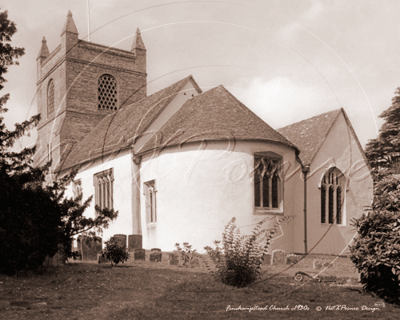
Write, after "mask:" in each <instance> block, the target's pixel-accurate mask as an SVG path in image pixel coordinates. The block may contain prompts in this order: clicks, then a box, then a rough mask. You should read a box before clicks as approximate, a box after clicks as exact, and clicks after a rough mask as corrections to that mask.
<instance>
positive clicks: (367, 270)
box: [350, 211, 400, 304]
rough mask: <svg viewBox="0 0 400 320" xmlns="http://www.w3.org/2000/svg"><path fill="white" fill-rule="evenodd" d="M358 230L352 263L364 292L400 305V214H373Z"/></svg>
mask: <svg viewBox="0 0 400 320" xmlns="http://www.w3.org/2000/svg"><path fill="white" fill-rule="evenodd" d="M355 226H356V227H357V230H358V234H357V236H356V238H355V240H354V243H353V244H352V245H351V246H350V251H351V260H352V261H353V263H354V264H355V266H356V268H357V269H358V271H359V272H360V276H361V283H362V284H363V285H364V289H365V290H369V291H372V292H375V293H376V294H377V295H378V296H380V297H381V298H385V299H386V300H388V301H391V302H396V303H398V304H400V300H399V298H400V213H399V212H394V211H370V212H368V213H367V214H363V215H362V217H361V218H360V219H358V220H357V221H356V222H355Z"/></svg>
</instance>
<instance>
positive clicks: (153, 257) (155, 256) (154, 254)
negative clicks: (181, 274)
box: [150, 249, 162, 262]
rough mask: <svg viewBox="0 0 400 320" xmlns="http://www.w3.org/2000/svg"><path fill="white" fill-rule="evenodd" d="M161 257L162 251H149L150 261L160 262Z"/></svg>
mask: <svg viewBox="0 0 400 320" xmlns="http://www.w3.org/2000/svg"><path fill="white" fill-rule="evenodd" d="M152 250H153V249H152ZM161 259H162V253H161V252H158V251H153V252H151V253H150V261H151V262H161Z"/></svg>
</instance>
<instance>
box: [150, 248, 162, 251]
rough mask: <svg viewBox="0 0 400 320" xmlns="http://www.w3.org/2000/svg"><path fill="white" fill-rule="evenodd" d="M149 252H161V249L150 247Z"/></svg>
mask: <svg viewBox="0 0 400 320" xmlns="http://www.w3.org/2000/svg"><path fill="white" fill-rule="evenodd" d="M151 252H161V249H159V248H152V249H151Z"/></svg>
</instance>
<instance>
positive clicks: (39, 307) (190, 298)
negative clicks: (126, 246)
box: [0, 258, 400, 319]
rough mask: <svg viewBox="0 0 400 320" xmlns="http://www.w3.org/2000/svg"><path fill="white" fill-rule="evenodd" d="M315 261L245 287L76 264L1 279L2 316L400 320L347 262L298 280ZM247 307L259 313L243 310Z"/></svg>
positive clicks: (269, 270)
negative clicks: (364, 288)
mask: <svg viewBox="0 0 400 320" xmlns="http://www.w3.org/2000/svg"><path fill="white" fill-rule="evenodd" d="M310 261H311V260H310V259H308V260H307V259H305V260H304V261H300V263H298V264H297V265H295V266H293V267H292V268H289V269H288V270H285V269H286V268H287V266H282V267H271V266H268V267H265V274H264V276H263V277H262V278H261V279H260V281H258V282H257V283H256V284H254V285H251V286H250V287H247V288H242V289H236V288H232V287H229V286H226V285H223V284H221V283H218V282H216V281H215V280H214V279H213V278H211V277H210V275H209V274H208V273H207V271H206V269H205V268H202V267H198V268H192V269H188V268H185V267H181V266H168V265H166V264H163V263H156V262H153V263H151V262H147V261H146V262H144V261H133V262H130V263H128V264H125V265H121V266H118V267H113V268H111V267H110V266H109V265H104V264H101V265H97V264H91V263H74V264H67V265H65V266H63V267H59V268H51V269H48V270H46V271H45V272H44V273H43V274H25V275H21V274H20V275H18V276H13V277H8V276H6V275H1V274H0V319H242V318H246V319H247V318H251V319H252V318H260V319H286V318H292V319H399V318H400V309H399V308H397V307H395V306H393V305H390V304H385V303H383V301H382V300H381V299H379V298H377V297H375V296H373V295H371V294H367V293H364V292H362V288H361V286H360V285H358V284H357V283H356V282H357V281H356V273H355V272H354V270H352V269H351V264H350V262H349V261H348V260H347V259H342V258H341V260H340V261H336V262H335V264H334V267H333V268H329V269H327V270H325V271H324V273H322V274H321V277H322V282H321V283H318V282H315V281H302V282H296V281H294V279H293V275H294V274H295V272H297V271H305V272H309V271H315V270H312V261H311V262H310ZM310 266H311V268H310ZM337 276H340V279H338V278H336V282H332V280H335V277H337ZM250 307H253V308H255V307H258V310H255V309H254V310H252V311H251V312H250V311H249V310H246V309H245V308H250ZM239 308H242V310H239ZM319 308H321V311H318V310H317V309H319ZM329 308H330V310H328V309H329ZM357 308H358V310H357ZM373 308H375V309H373ZM336 309H340V310H336ZM363 309H365V310H363Z"/></svg>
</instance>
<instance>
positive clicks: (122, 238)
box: [113, 234, 127, 250]
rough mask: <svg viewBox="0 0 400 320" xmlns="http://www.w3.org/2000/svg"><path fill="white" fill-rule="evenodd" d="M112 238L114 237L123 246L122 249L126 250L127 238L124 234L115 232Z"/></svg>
mask: <svg viewBox="0 0 400 320" xmlns="http://www.w3.org/2000/svg"><path fill="white" fill-rule="evenodd" d="M113 238H114V239H117V240H118V242H119V243H120V244H121V245H122V246H124V249H125V250H126V239H127V236H126V234H115V235H113Z"/></svg>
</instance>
